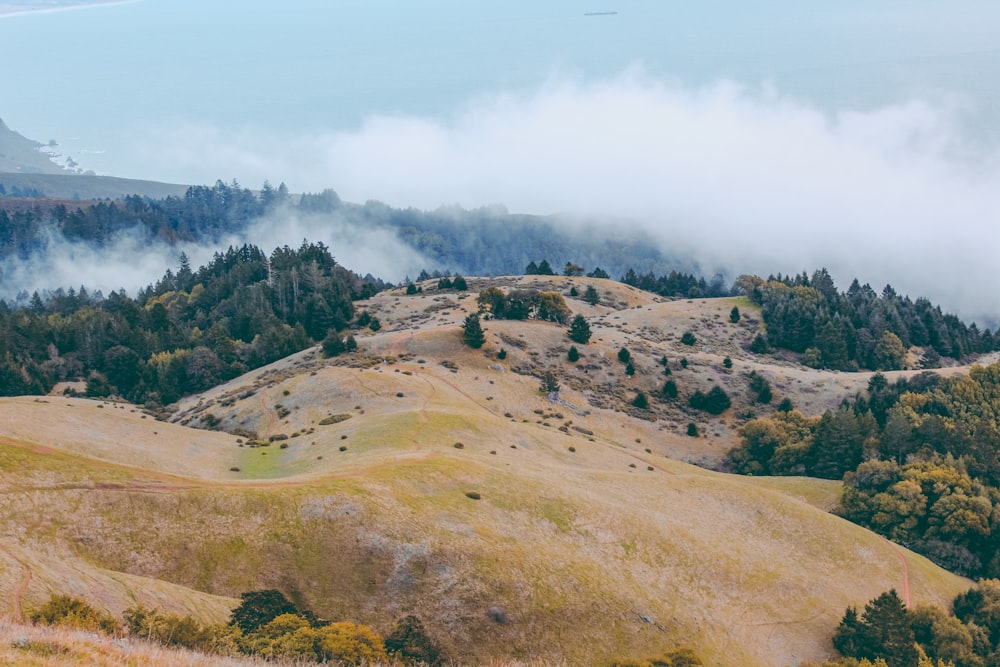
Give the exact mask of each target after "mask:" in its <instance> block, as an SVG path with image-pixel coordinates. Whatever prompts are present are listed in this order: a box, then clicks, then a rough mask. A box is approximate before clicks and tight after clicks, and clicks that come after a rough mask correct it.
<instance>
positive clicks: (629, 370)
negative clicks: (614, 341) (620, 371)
mask: <svg viewBox="0 0 1000 667" xmlns="http://www.w3.org/2000/svg"><path fill="white" fill-rule="evenodd" d="M625 375H627V376H629V377H632V376H633V375H635V366H633V365H632V362H631V361H629V362H628V363H627V364H625Z"/></svg>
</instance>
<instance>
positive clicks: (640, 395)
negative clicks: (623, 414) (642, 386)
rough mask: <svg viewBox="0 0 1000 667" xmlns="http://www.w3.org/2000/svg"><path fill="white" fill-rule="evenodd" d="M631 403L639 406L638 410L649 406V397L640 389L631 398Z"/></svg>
mask: <svg viewBox="0 0 1000 667" xmlns="http://www.w3.org/2000/svg"><path fill="white" fill-rule="evenodd" d="M632 405H634V406H635V407H637V408H639V409H640V410H645V409H646V408H648V407H649V399H648V398H646V394H645V393H644V392H642V391H639V392H636V395H635V398H634V399H632Z"/></svg>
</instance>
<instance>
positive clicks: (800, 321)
mask: <svg viewBox="0 0 1000 667" xmlns="http://www.w3.org/2000/svg"><path fill="white" fill-rule="evenodd" d="M736 288H737V289H738V290H739V291H740V292H742V293H745V294H746V295H747V296H748V297H749V298H750V300H751V301H753V302H754V303H756V304H758V305H760V307H761V309H762V315H763V318H764V322H765V323H766V325H767V336H766V339H763V340H761V341H759V342H758V345H759V347H760V349H758V350H754V351H765V350H766V349H767V348H768V347H776V348H783V349H787V350H791V351H793V352H799V353H801V354H802V361H803V363H804V364H805V365H807V366H812V367H814V368H830V369H834V370H842V371H856V370H859V369H869V370H897V369H900V368H903V367H904V366H905V364H906V350H907V349H908V348H909V347H910V346H917V347H922V348H925V352H924V357H923V365H924V367H925V368H934V367H936V366H938V365H939V361H940V358H941V357H951V358H953V359H961V358H963V357H964V356H966V355H968V354H975V353H981V352H990V351H992V350H996V349H998V344H1000V340H998V339H997V338H996V337H995V336H994V334H993V333H991V332H990V330H989V329H987V330H985V331H980V330H979V329H978V327H977V326H976V325H975V324H971V325H966V324H965V323H963V322H962V321H961V320H959V319H958V318H957V317H956V316H954V315H948V314H945V313H943V312H942V311H941V308H940V307H937V306H934V305H933V304H931V302H930V301H928V300H927V299H917V300H916V301H913V300H911V299H910V298H909V297H907V296H900V295H899V294H897V293H896V291H895V290H894V289H893V288H892V287H891V286H889V285H887V286H886V287H885V288H884V289H883V290H882V293H881V294H877V293H876V292H875V290H873V289H872V288H871V286H869V285H867V284H866V285H861V284H860V283H859V282H858V280H857V279H855V280H854V282H852V283H851V286H850V287H849V288H848V289H847V292H843V293H842V292H838V291H837V288H836V286H835V285H834V282H833V278H831V277H830V274H829V273H828V272H827V271H826V269H820V270H819V271H816V272H815V273H813V275H812V277H811V278H810V277H809V276H808V275H807V274H806V273H802V274H801V275H798V276H781V275H778V276H777V277H774V276H772V277H769V278H768V279H767V280H764V279H762V278H758V277H757V276H741V277H740V279H739V280H737V281H736Z"/></svg>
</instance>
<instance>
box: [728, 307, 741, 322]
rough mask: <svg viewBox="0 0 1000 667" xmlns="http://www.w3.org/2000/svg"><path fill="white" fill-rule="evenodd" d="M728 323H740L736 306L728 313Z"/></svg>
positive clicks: (738, 310)
mask: <svg viewBox="0 0 1000 667" xmlns="http://www.w3.org/2000/svg"><path fill="white" fill-rule="evenodd" d="M729 321H730V322H732V323H733V324H736V323H737V322H739V321H740V309H739V307H738V306H733V309H732V310H730V311H729Z"/></svg>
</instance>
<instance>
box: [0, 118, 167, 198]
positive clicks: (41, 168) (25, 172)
mask: <svg viewBox="0 0 1000 667" xmlns="http://www.w3.org/2000/svg"><path fill="white" fill-rule="evenodd" d="M44 147H45V144H42V143H40V142H38V141H35V140H33V139H29V138H27V137H25V136H24V135H22V134H20V133H18V132H15V131H14V130H12V129H10V128H9V127H7V125H6V123H4V122H3V120H2V119H0V186H2V188H0V196H4V195H6V196H25V197H47V198H51V199H121V198H123V197H127V196H129V195H139V196H142V197H152V198H154V199H162V198H164V197H170V196H183V194H184V193H185V191H186V190H187V186H186V185H174V184H171V183H156V182H153V181H139V180H135V179H128V178H113V177H111V176H96V175H94V174H90V173H79V172H78V171H74V170H72V169H67V168H66V167H64V166H62V165H60V164H58V163H56V162H55V161H53V159H52V157H53V155H51V154H49V153H46V152H45V151H43V150H40V149H42V148H44ZM71 164H72V163H71Z"/></svg>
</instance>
